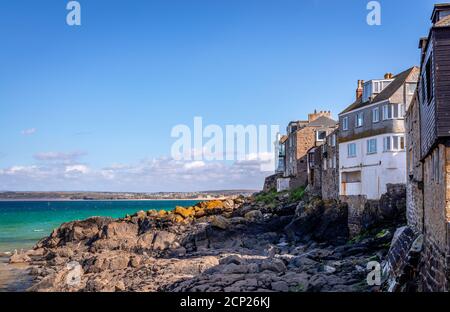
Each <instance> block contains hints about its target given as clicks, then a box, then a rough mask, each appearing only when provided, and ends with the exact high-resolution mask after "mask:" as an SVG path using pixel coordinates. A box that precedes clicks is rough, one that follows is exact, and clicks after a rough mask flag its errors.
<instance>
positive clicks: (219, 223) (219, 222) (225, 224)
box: [210, 216, 231, 230]
mask: <svg viewBox="0 0 450 312" xmlns="http://www.w3.org/2000/svg"><path fill="white" fill-rule="evenodd" d="M210 223H211V226H213V227H216V228H219V229H221V230H226V229H228V228H229V227H230V225H231V222H230V221H229V220H228V219H226V218H225V217H222V216H212V217H211V218H210Z"/></svg>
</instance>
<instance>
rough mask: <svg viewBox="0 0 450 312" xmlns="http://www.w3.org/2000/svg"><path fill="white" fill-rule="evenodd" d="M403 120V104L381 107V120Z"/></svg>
mask: <svg viewBox="0 0 450 312" xmlns="http://www.w3.org/2000/svg"><path fill="white" fill-rule="evenodd" d="M386 115H387V116H386ZM389 115H390V116H389ZM404 118H405V104H403V103H400V104H392V103H391V104H384V105H383V120H392V119H404Z"/></svg>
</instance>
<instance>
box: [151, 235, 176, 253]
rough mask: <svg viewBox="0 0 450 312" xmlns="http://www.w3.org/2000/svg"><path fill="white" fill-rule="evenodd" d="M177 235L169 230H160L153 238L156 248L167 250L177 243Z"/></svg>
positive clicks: (154, 247)
mask: <svg viewBox="0 0 450 312" xmlns="http://www.w3.org/2000/svg"><path fill="white" fill-rule="evenodd" d="M176 238H177V235H176V234H174V233H170V232H167V231H159V232H157V233H156V236H155V238H154V240H153V249H154V250H166V249H168V248H172V247H174V246H175V245H176Z"/></svg>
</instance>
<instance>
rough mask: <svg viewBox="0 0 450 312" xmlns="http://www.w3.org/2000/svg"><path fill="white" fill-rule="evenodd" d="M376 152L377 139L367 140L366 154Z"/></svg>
mask: <svg viewBox="0 0 450 312" xmlns="http://www.w3.org/2000/svg"><path fill="white" fill-rule="evenodd" d="M376 153H377V139H370V140H367V154H376Z"/></svg>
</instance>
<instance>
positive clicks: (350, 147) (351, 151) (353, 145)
mask: <svg viewBox="0 0 450 312" xmlns="http://www.w3.org/2000/svg"><path fill="white" fill-rule="evenodd" d="M347 152H348V157H356V143H350V144H349V145H347Z"/></svg>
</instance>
